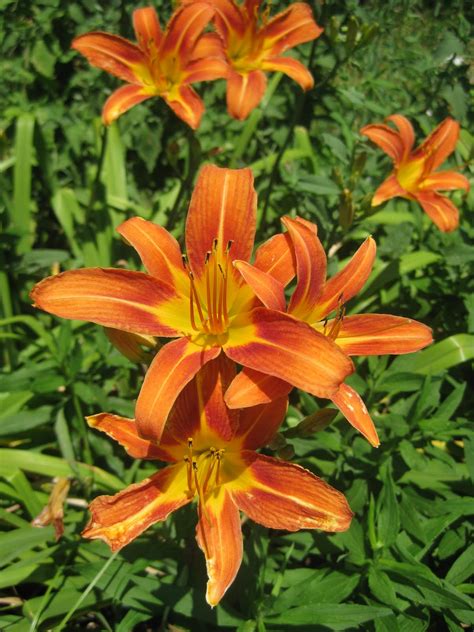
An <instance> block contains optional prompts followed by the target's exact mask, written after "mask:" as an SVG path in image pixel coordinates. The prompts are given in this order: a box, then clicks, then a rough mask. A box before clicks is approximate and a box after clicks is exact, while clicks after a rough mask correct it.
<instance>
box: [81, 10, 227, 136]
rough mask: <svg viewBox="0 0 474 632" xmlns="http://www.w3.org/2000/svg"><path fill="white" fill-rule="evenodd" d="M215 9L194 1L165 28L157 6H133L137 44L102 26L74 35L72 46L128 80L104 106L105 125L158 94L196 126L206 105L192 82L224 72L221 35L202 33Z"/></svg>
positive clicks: (225, 65)
mask: <svg viewBox="0 0 474 632" xmlns="http://www.w3.org/2000/svg"><path fill="white" fill-rule="evenodd" d="M213 13H214V11H213V9H212V7H210V5H209V4H208V3H206V2H193V3H192V4H189V5H186V6H183V7H180V8H178V9H177V10H176V11H175V12H174V13H173V15H172V16H171V19H170V21H169V23H168V26H167V28H166V31H165V32H163V31H162V30H161V27H160V23H159V20H158V16H157V14H156V11H155V9H153V8H152V7H147V8H144V9H137V10H136V11H134V12H133V27H134V29H135V35H136V38H137V41H138V44H133V43H132V42H129V41H128V40H126V39H124V38H123V37H119V36H118V35H111V34H109V33H103V32H100V31H98V32H95V33H86V34H85V35H80V36H79V37H76V39H75V40H74V41H73V43H72V48H74V49H76V50H77V51H79V52H80V53H82V55H84V56H85V57H87V59H88V60H89V62H90V63H91V64H92V65H93V66H97V67H98V68H101V69H102V70H106V71H107V72H110V73H111V74H113V75H115V76H116V77H119V79H123V80H124V81H126V82H127V84H126V85H125V86H122V87H121V88H119V89H118V90H116V91H115V92H114V93H113V94H112V95H111V96H110V97H109V98H108V99H107V101H106V103H105V105H104V108H103V110H102V118H103V121H104V123H105V124H106V125H109V124H110V123H112V122H113V121H115V119H117V118H118V117H119V116H120V115H121V114H123V113H124V112H126V111H127V110H129V109H130V108H131V107H133V106H134V105H136V104H137V103H141V102H142V101H145V100H146V99H150V98H152V97H156V96H159V97H162V98H163V99H164V100H165V101H166V103H167V104H168V105H169V106H170V108H171V109H172V110H173V111H174V113H175V114H176V115H177V116H178V117H179V118H181V119H182V120H183V121H184V122H185V123H187V124H188V125H189V126H190V127H192V128H193V129H196V128H197V127H198V126H199V123H200V121H201V116H202V114H203V112H204V104H203V102H202V100H201V99H200V97H199V96H198V95H197V94H196V92H195V91H194V90H193V88H191V87H190V86H191V84H192V83H195V82H197V81H211V80H213V79H221V78H223V77H225V76H226V75H227V64H226V62H225V59H224V57H223V52H222V45H221V43H220V40H219V38H218V37H217V36H215V34H212V33H209V34H203V33H202V32H203V29H204V28H205V27H206V25H207V24H208V23H209V21H210V19H211V18H212V15H213Z"/></svg>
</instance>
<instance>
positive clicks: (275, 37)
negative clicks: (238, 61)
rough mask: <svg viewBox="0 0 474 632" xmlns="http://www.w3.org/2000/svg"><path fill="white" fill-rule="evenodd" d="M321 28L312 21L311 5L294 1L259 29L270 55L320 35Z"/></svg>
mask: <svg viewBox="0 0 474 632" xmlns="http://www.w3.org/2000/svg"><path fill="white" fill-rule="evenodd" d="M322 32H323V29H322V28H321V27H319V26H318V25H317V24H316V22H315V21H314V18H313V14H312V11H311V7H310V6H309V5H308V4H305V3H304V2H294V3H293V4H292V5H291V6H290V7H289V8H288V9H286V11H282V12H281V13H278V14H277V15H275V17H274V18H272V19H271V20H270V21H269V22H268V23H267V24H266V26H264V28H263V29H262V31H261V35H262V37H263V38H264V39H265V48H266V49H269V50H270V55H271V56H274V55H278V54H280V53H283V52H284V51H286V50H288V49H289V48H293V47H294V46H298V44H303V43H304V42H310V41H311V40H314V39H316V38H317V37H319V36H320V35H321V33H322Z"/></svg>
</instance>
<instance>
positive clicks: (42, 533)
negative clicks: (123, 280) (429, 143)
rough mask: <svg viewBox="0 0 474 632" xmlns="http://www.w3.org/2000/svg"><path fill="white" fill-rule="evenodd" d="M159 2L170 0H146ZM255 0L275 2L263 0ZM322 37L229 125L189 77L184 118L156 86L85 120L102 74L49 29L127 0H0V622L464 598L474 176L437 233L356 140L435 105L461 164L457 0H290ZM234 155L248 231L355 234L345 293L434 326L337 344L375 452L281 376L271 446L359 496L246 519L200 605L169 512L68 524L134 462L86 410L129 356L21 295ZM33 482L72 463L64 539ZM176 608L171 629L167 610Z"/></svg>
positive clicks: (328, 236)
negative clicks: (337, 530)
mask: <svg viewBox="0 0 474 632" xmlns="http://www.w3.org/2000/svg"><path fill="white" fill-rule="evenodd" d="M155 4H156V5H157V6H158V8H159V13H160V15H163V14H164V15H165V16H166V17H167V16H168V15H169V10H170V3H165V2H156V3H155ZM273 4H274V9H275V10H276V9H277V8H278V7H283V6H285V3H283V2H281V3H277V2H275V3H273ZM312 5H313V8H314V10H315V15H316V17H317V20H318V22H319V23H320V24H321V25H322V26H324V28H325V31H324V34H323V35H322V37H321V38H320V39H319V40H318V41H317V42H316V45H315V47H314V50H313V49H312V47H311V45H305V46H302V47H300V48H299V49H298V51H299V52H298V53H297V54H298V55H300V57H301V59H302V60H303V61H304V62H305V63H309V64H310V66H311V70H312V72H313V73H314V76H315V80H316V87H315V89H314V90H312V91H310V92H309V93H307V94H306V95H303V93H301V92H300V91H299V89H298V88H297V86H296V85H295V84H294V83H292V82H291V81H290V80H288V79H287V78H282V77H281V76H280V75H275V76H273V77H272V78H271V79H270V81H269V88H268V91H267V94H266V96H265V99H264V101H263V103H262V105H261V106H260V107H259V108H258V109H257V110H255V111H254V112H253V113H252V114H251V116H250V117H249V119H248V120H247V121H246V122H243V123H240V122H237V121H233V120H230V119H229V117H228V115H227V113H226V111H225V96H224V88H223V85H222V82H216V83H213V84H207V85H202V86H199V91H200V93H201V94H203V96H204V100H205V103H206V108H207V111H206V114H205V116H204V119H203V122H202V125H201V128H200V129H199V130H198V131H197V132H196V134H191V133H190V132H189V131H187V130H184V127H183V125H182V124H181V123H180V122H179V121H177V119H176V118H175V117H174V116H173V114H172V113H171V112H170V111H169V110H168V109H167V108H166V106H165V105H164V104H163V103H162V102H160V101H159V100H158V99H157V100H153V101H150V102H147V103H146V104H143V105H139V106H137V107H135V108H133V109H132V110H131V111H130V112H128V113H127V114H126V115H124V116H123V117H122V118H121V119H120V120H119V121H118V122H117V123H116V124H115V125H114V126H112V127H111V128H110V129H108V130H107V131H104V129H103V128H102V126H101V123H100V120H99V116H100V110H101V107H102V104H103V102H104V101H105V98H106V97H107V96H108V94H110V91H111V90H112V89H113V88H114V87H116V86H117V85H118V81H117V80H115V79H114V78H112V77H110V76H108V75H107V74H105V73H101V72H100V71H98V70H96V69H93V68H91V67H89V66H88V65H87V63H86V62H85V61H84V60H83V59H81V58H80V57H79V56H78V55H77V54H75V53H74V52H73V51H71V50H70V48H69V47H70V42H71V40H72V38H73V37H74V36H75V35H77V34H79V33H83V32H87V31H90V30H97V29H101V30H106V31H110V32H115V33H120V34H122V35H124V36H128V37H130V36H131V35H132V34H131V20H130V16H131V12H132V10H133V9H134V8H135V4H134V3H131V2H118V1H117V0H113V1H112V2H107V3H94V2H90V0H75V1H74V2H64V1H60V0H41V1H40V0H37V1H36V2H22V1H20V2H13V1H12V0H4V1H3V2H1V3H0V25H1V28H2V35H3V39H2V43H1V47H2V53H3V54H2V55H1V61H0V68H1V75H2V78H3V85H2V87H0V99H1V102H2V108H1V110H0V133H1V136H0V191H1V193H0V221H1V225H2V233H1V237H0V259H1V260H0V264H1V265H0V296H1V313H0V316H1V318H2V320H1V321H0V340H1V345H2V346H1V353H2V360H3V363H2V364H3V366H4V369H3V370H2V372H1V373H0V403H1V409H0V441H1V448H0V499H1V504H0V521H1V525H2V533H0V565H1V566H0V567H1V571H2V572H1V573H0V589H1V591H2V601H1V611H0V628H1V629H2V630H3V629H4V630H8V632H23V631H26V630H31V631H33V630H48V629H53V628H54V629H57V630H60V629H68V630H69V629H71V630H73V629H77V630H82V629H86V627H87V626H88V625H90V626H92V628H93V629H104V630H114V631H115V632H128V631H130V630H135V629H136V630H142V629H148V628H153V629H158V628H159V629H163V630H166V629H169V630H171V629H174V630H178V629H179V630H181V629H182V630H192V631H194V630H217V629H233V630H238V631H239V632H253V631H254V630H255V631H258V632H264V631H265V630H269V631H270V630H273V631H277V630H287V629H288V630H293V629H294V630H298V631H304V630H311V631H314V630H316V631H317V630H352V629H357V628H358V629H361V630H375V631H376V632H422V631H424V630H438V629H439V630H444V629H449V630H453V631H454V630H461V629H462V627H468V626H469V625H472V624H473V623H474V621H473V615H472V601H471V599H470V595H471V594H472V587H471V585H470V584H469V583H468V582H469V580H470V577H471V574H472V569H473V567H474V565H473V554H474V549H473V546H472V544H471V545H469V542H470V537H471V536H472V533H471V532H472V517H471V516H472V513H474V505H473V502H472V499H471V498H470V494H471V493H472V484H473V482H474V435H473V431H472V428H471V427H470V425H469V423H468V421H469V417H470V416H472V410H473V394H472V389H469V388H466V383H468V381H469V379H470V380H471V382H472V370H471V369H472V359H473V357H474V301H473V298H472V297H473V289H474V283H473V280H472V262H473V260H474V247H473V246H472V243H473V238H474V229H473V227H472V213H473V210H474V194H473V193H472V191H471V193H469V195H467V196H463V195H462V194H460V193H459V192H457V193H453V194H452V198H453V200H454V201H455V203H456V204H457V205H458V206H459V207H460V209H461V226H460V228H459V230H457V231H456V232H454V233H452V234H449V235H445V234H442V233H440V232H439V231H437V230H436V229H435V228H434V227H433V225H432V224H431V223H430V221H429V220H428V218H427V217H426V216H425V215H424V214H423V213H422V211H421V210H420V209H419V208H418V207H417V206H416V205H415V204H414V203H411V202H409V201H406V200H401V199H395V200H392V201H390V202H388V203H387V204H386V205H385V206H383V207H382V208H381V209H380V210H377V212H374V209H371V207H370V198H371V196H372V193H373V191H374V189H375V188H376V187H377V186H378V184H380V183H381V182H382V180H383V179H384V177H385V176H386V175H387V174H388V171H389V169H390V165H389V163H388V160H387V159H386V157H385V156H383V155H382V153H381V152H380V151H378V150H376V149H375V148H374V147H373V146H371V145H370V144H369V143H366V142H365V141H363V140H362V138H361V137H360V136H358V130H359V129H360V127H361V126H362V125H364V124H367V123H369V122H376V121H381V120H382V119H383V117H385V116H387V115H390V114H392V113H394V112H401V113H404V114H405V115H407V116H408V117H410V118H411V120H412V121H413V122H414V124H415V127H416V130H417V132H418V135H419V138H420V139H421V138H422V137H423V136H424V135H425V134H427V133H428V132H429V131H430V130H431V129H432V128H433V127H434V126H435V125H436V123H438V122H440V121H441V120H442V119H443V118H444V117H445V116H447V115H452V116H454V117H455V118H457V119H458V120H459V121H460V122H461V124H462V125H463V127H464V128H465V129H464V130H463V132H462V135H461V141H460V143H459V144H458V148H457V151H456V153H455V155H454V156H453V157H452V159H451V163H452V165H453V166H456V167H457V168H460V169H461V170H462V171H463V173H465V174H466V175H467V176H469V175H470V174H471V182H472V170H473V165H472V156H473V145H474V143H473V138H472V135H470V133H469V132H468V131H467V129H468V127H469V123H470V122H472V109H470V104H471V103H472V94H473V90H472V82H473V80H474V79H473V66H472V64H473V59H472V55H473V50H472V43H471V44H469V39H468V38H469V22H470V19H471V18H472V17H473V16H472V11H470V10H469V9H468V7H467V4H464V3H462V2H461V1H459V2H451V3H443V2H436V3H428V2H422V1H421V0H418V1H416V2H403V1H401V0H391V1H389V2H383V3H380V2H359V1H358V0H351V1H350V2H341V1H335V0H331V1H327V2H324V3H322V2H321V3H320V2H314V3H312ZM206 161H211V162H214V163H218V164H220V165H224V166H232V167H240V166H246V165H250V166H251V167H252V168H253V170H254V173H255V176H256V186H257V189H258V192H259V231H258V241H262V240H263V239H265V238H266V237H268V236H269V235H271V234H274V233H275V232H276V231H278V230H279V228H280V227H279V218H280V217H281V216H282V215H283V214H286V213H289V214H295V213H298V214H299V215H301V216H303V217H306V218H307V219H310V220H312V221H315V222H317V224H318V226H319V234H320V237H321V239H322V240H323V243H324V244H325V246H327V248H328V249H330V252H331V253H332V256H331V259H330V262H329V265H330V273H331V274H332V273H334V272H335V271H336V270H337V269H339V268H340V266H341V265H342V264H343V263H344V262H345V261H346V260H347V259H348V258H349V257H350V256H351V255H352V253H353V252H354V251H355V249H356V248H357V247H358V245H359V244H360V242H361V241H362V240H363V239H364V238H365V237H366V236H367V235H368V234H372V235H373V236H374V238H375V239H376V242H377V245H378V258H377V263H376V265H375V267H374V271H373V273H372V276H371V277H370V279H369V281H368V283H367V285H366V287H365V288H364V290H363V291H362V292H361V293H360V294H359V296H358V297H357V298H355V299H353V301H352V302H351V303H350V304H349V306H348V309H349V312H353V313H357V312H361V311H366V312H380V313H384V312H385V313H393V314H400V315H405V316H409V317H413V318H417V319H420V320H422V321H423V322H425V323H427V324H429V325H430V326H431V327H432V328H433V331H434V337H435V340H436V342H435V344H434V345H433V346H432V347H430V348H428V349H426V350H424V351H422V352H419V353H417V354H413V355H410V356H401V357H399V358H396V359H393V360H392V359H389V358H387V357H381V358H375V357H374V358H370V359H368V360H367V359H366V360H359V361H357V376H353V377H352V378H351V379H350V380H349V383H350V384H352V385H353V386H354V387H356V388H357V390H358V392H359V393H360V394H361V395H362V396H363V397H364V399H365V401H366V403H367V405H368V408H369V410H370V412H371V414H372V416H373V418H374V420H375V423H376V425H377V428H378V431H379V434H380V438H381V442H382V443H381V447H380V448H378V449H376V450H375V449H373V448H371V447H370V446H369V445H368V444H367V443H366V442H365V440H363V439H362V438H361V437H360V436H359V435H357V434H356V432H355V431H354V430H352V429H350V427H349V425H348V424H347V423H346V422H345V421H344V420H343V419H342V417H341V416H340V415H339V416H337V417H336V416H335V414H334V412H331V411H329V412H328V410H327V408H326V406H327V402H326V401H322V400H321V401H320V400H316V399H315V398H312V397H310V396H308V395H305V394H296V393H294V394H293V395H292V400H291V404H292V405H291V407H290V410H289V414H288V417H287V420H286V422H285V424H284V426H283V427H282V429H281V434H280V442H279V446H277V447H278V449H279V450H280V452H281V451H282V450H284V449H285V448H286V449H287V453H289V452H288V448H289V450H290V452H291V453H294V455H295V456H294V460H295V461H296V462H298V463H301V464H302V465H304V466H305V467H307V468H308V469H310V470H311V471H313V472H315V473H317V474H318V475H320V476H321V477H323V478H324V479H325V480H327V481H328V482H329V483H331V484H332V485H334V486H335V487H337V488H338V489H341V490H342V491H343V492H344V493H345V494H346V495H347V497H348V499H349V502H350V504H351V507H352V509H353V511H354V513H355V517H354V520H353V523H352V526H351V528H350V530H349V531H348V532H346V533H341V534H337V535H327V534H324V533H319V532H318V533H316V532H309V531H307V532H305V531H302V532H298V533H292V534H287V533H283V532H271V531H269V530H266V529H262V528H259V527H256V526H255V525H253V524H251V523H250V522H246V523H245V524H244V527H243V528H244V540H245V558H244V563H243V565H242V568H241V570H240V572H239V575H238V577H237V580H236V582H235V584H234V585H233V586H232V587H231V589H230V590H229V592H228V594H227V595H226V596H225V598H224V599H223V601H222V603H221V604H220V605H219V606H218V607H217V608H215V609H214V610H211V609H210V608H209V607H208V606H207V605H206V603H205V601H204V586H205V569H204V563H203V560H202V559H201V557H200V553H199V552H197V551H196V546H195V543H194V521H195V517H194V514H193V512H192V511H191V510H190V511H189V512H188V510H187V509H184V510H181V512H180V513H178V514H177V516H175V517H173V518H172V519H171V520H168V521H167V522H166V523H164V524H160V525H157V526H155V527H153V528H151V529H149V530H148V531H147V532H146V533H145V534H144V535H143V536H142V537H140V538H138V539H137V540H136V541H135V542H134V543H132V544H130V545H129V546H128V547H127V548H125V549H124V550H123V551H121V552H120V553H118V554H115V555H113V556H111V554H110V552H109V550H108V548H107V547H106V546H105V544H103V543H101V542H96V541H94V542H90V541H85V540H83V539H81V537H80V532H81V530H82V529H83V527H84V526H85V524H86V521H87V509H86V507H87V502H88V501H89V500H91V499H92V498H93V497H94V496H96V495H98V494H100V493H114V492H115V491H117V490H118V489H121V488H123V487H124V486H125V485H127V484H130V483H133V482H136V481H139V480H141V479H143V478H144V477H145V476H147V475H148V474H149V473H151V472H152V471H153V468H152V466H150V464H146V463H142V462H139V461H133V460H132V459H130V458H129V457H127V456H126V455H124V453H123V452H122V451H120V449H118V448H117V447H116V446H115V445H113V444H112V442H111V441H109V440H108V439H107V437H104V436H99V435H98V433H94V432H93V431H91V430H89V429H88V428H87V427H86V424H85V421H84V416H85V415H87V414H92V413H96V412H99V411H101V410H111V411H112V410H113V411H114V412H116V413H118V414H123V415H126V416H132V415H133V402H134V399H135V398H136V396H137V393H138V389H139V385H140V383H141V381H142V377H143V372H142V369H141V367H136V366H134V365H132V364H131V363H130V362H129V361H128V360H126V359H125V358H123V357H122V356H121V355H120V354H119V353H118V351H116V350H115V349H114V348H112V347H111V345H110V343H109V342H108V340H107V339H106V337H105V335H104V334H103V332H102V331H101V330H100V328H98V327H95V326H93V325H88V324H84V323H77V322H73V323H71V322H67V321H60V320H59V319H56V318H53V317H50V316H48V315H46V314H43V313H39V312H36V311H35V310H34V309H33V308H31V306H30V301H29V298H28V292H29V290H30V289H31V286H32V285H33V283H34V282H36V281H38V280H39V279H41V278H43V277H44V276H46V275H48V274H50V273H52V271H57V270H59V268H61V269H70V268H78V267H81V266H107V265H127V266H129V267H132V268H133V267H136V265H137V262H136V260H135V259H134V255H133V253H132V252H131V249H130V248H128V247H127V246H126V245H125V244H123V243H122V242H121V241H120V240H119V239H118V236H117V235H116V233H115V231H114V229H115V228H116V226H117V225H118V224H119V223H120V222H121V221H123V220H124V219H125V218H127V217H130V216H132V215H140V216H141V217H144V218H146V219H151V220H153V221H156V222H159V223H161V224H163V225H167V226H168V228H170V229H172V230H173V231H174V233H175V234H176V235H177V236H179V235H180V234H181V228H182V226H183V221H184V216H185V210H186V206H187V203H188V201H189V196H190V192H191V190H192V184H193V181H194V178H195V174H196V172H197V170H198V168H199V165H200V164H202V163H204V162H206ZM54 477H70V478H71V479H72V487H71V493H70V497H69V500H68V503H67V505H66V510H65V534H64V537H63V538H62V539H60V540H58V541H56V540H55V537H54V531H53V529H52V527H46V528H44V529H38V528H34V527H32V526H31V520H32V519H33V518H34V517H35V516H37V515H38V513H39V512H40V511H41V508H42V507H44V505H45V504H46V502H47V500H48V496H49V493H50V492H51V487H52V479H53V478H54ZM172 626H174V627H172Z"/></svg>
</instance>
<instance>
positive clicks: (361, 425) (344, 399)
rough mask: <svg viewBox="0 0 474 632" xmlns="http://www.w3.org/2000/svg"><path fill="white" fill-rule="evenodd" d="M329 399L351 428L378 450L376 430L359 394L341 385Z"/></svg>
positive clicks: (378, 443) (378, 442) (378, 441)
mask: <svg viewBox="0 0 474 632" xmlns="http://www.w3.org/2000/svg"><path fill="white" fill-rule="evenodd" d="M331 399H332V401H333V402H334V403H335V404H336V406H337V407H338V408H339V410H340V411H341V413H342V414H343V415H344V417H345V418H346V419H347V421H348V422H349V423H350V424H351V426H353V427H354V428H355V429H356V430H358V431H359V432H360V433H361V434H363V435H364V437H365V438H366V439H367V440H368V441H369V442H370V443H371V444H372V445H373V446H374V448H378V446H379V445H380V440H379V437H378V434H377V430H376V429H375V426H374V422H373V421H372V418H371V416H370V415H369V412H368V410H367V407H366V405H365V404H364V402H363V401H362V398H361V396H360V395H359V393H357V392H356V391H355V390H354V389H353V388H351V387H350V386H347V384H341V386H340V387H339V389H338V390H337V392H336V393H335V394H334V395H333V396H332V397H331Z"/></svg>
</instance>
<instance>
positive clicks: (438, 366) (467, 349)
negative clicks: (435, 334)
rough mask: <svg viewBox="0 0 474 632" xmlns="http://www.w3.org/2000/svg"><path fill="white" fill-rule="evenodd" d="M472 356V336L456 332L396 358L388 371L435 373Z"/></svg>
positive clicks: (473, 351) (470, 358)
mask: <svg viewBox="0 0 474 632" xmlns="http://www.w3.org/2000/svg"><path fill="white" fill-rule="evenodd" d="M472 358H474V336H471V335H469V334H457V335H455V336H451V337H450V338H446V339H445V340H442V341H441V342H438V343H436V344H434V345H432V346H431V347H428V349H425V350H423V351H419V352H418V353H416V354H413V355H410V356H406V357H405V356H403V357H402V356H400V357H398V358H396V360H395V361H394V362H393V363H392V365H391V367H390V373H392V372H400V371H411V372H413V373H421V374H422V375H435V374H436V373H439V372H440V371H444V370H446V369H450V368H451V367H453V366H457V365H458V364H461V363H462V362H466V361H467V360H472Z"/></svg>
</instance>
